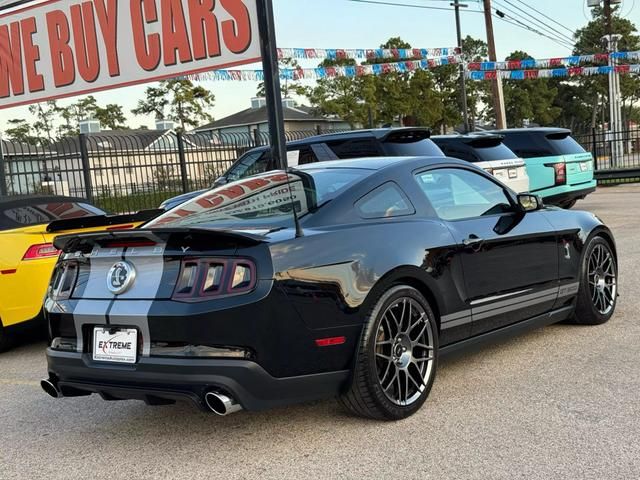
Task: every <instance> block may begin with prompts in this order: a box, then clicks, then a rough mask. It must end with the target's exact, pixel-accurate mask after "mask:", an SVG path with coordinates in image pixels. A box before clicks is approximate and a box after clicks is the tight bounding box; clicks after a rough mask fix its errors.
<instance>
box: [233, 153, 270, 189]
mask: <svg viewBox="0 0 640 480" xmlns="http://www.w3.org/2000/svg"><path fill="white" fill-rule="evenodd" d="M270 160H271V155H270V154H269V152H254V153H247V154H246V155H245V156H243V157H242V158H241V159H240V162H239V163H237V164H236V166H235V167H233V168H232V169H231V170H230V171H229V172H228V173H227V175H226V177H227V180H228V181H229V182H235V181H237V180H240V179H242V178H245V177H250V176H251V175H257V174H259V173H264V172H267V171H268V170H269V163H270Z"/></svg>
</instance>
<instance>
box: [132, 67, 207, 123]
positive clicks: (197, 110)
mask: <svg viewBox="0 0 640 480" xmlns="http://www.w3.org/2000/svg"><path fill="white" fill-rule="evenodd" d="M214 102H215V96H214V95H213V93H211V92H210V91H209V90H207V89H206V88H204V87H201V86H196V85H194V84H193V82H192V81H191V80H186V79H173V80H163V81H162V82H160V84H159V86H158V87H149V88H147V90H146V93H145V98H144V99H143V100H140V101H138V106H137V107H136V108H134V109H133V110H131V113H133V114H134V115H150V114H151V115H155V117H156V120H164V119H169V120H172V121H173V122H175V123H177V124H178V125H180V127H179V130H181V131H185V130H186V127H188V126H189V127H197V126H199V125H200V124H201V123H203V122H205V121H206V122H209V121H211V120H212V116H211V115H210V113H209V110H210V109H211V107H213V105H214Z"/></svg>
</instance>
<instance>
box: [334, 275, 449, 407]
mask: <svg viewBox="0 0 640 480" xmlns="http://www.w3.org/2000/svg"><path fill="white" fill-rule="evenodd" d="M437 360H438V329H437V325H436V320H435V316H434V314H433V311H432V310H431V307H430V306H429V303H428V302H427V301H426V300H425V298H424V297H423V296H422V295H421V294H420V292H418V291H417V290H416V289H414V288H412V287H409V286H405V285H399V286H394V287H392V288H390V289H389V290H387V291H386V292H385V293H384V294H383V295H382V296H381V297H380V299H379V300H378V302H377V303H376V305H375V306H374V307H373V309H372V311H371V312H370V314H369V316H368V318H367V322H366V324H365V327H364V332H363V335H362V340H361V342H360V348H359V352H358V361H357V364H356V367H355V370H354V377H353V382H352V384H351V387H350V389H349V391H348V392H346V393H345V394H344V395H343V396H342V397H341V399H340V400H341V402H342V404H343V405H344V406H345V407H347V409H349V410H350V411H351V412H353V413H355V414H356V415H359V416H363V417H368V418H374V419H378V420H400V419H403V418H406V417H409V416H410V415H413V414H414V413H415V412H416V411H418V409H419V408H420V407H421V406H422V404H423V403H424V402H425V400H426V399H427V396H428V395H429V392H430V391H431V386H432V385H433V381H434V379H435V374H436V365H437Z"/></svg>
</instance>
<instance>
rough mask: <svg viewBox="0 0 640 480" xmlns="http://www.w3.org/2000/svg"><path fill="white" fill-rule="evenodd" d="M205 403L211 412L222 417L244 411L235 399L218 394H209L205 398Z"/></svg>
mask: <svg viewBox="0 0 640 480" xmlns="http://www.w3.org/2000/svg"><path fill="white" fill-rule="evenodd" d="M204 403H205V404H206V405H207V408H208V409H209V410H211V411H212V412H213V413H215V414H216V415H220V416H221V417H224V416H226V415H229V414H231V413H235V412H239V411H240V410H242V406H241V405H240V404H239V403H238V402H236V401H235V400H234V399H233V398H230V397H227V396H226V395H223V394H222V393H218V392H208V393H207V394H206V395H205V396H204Z"/></svg>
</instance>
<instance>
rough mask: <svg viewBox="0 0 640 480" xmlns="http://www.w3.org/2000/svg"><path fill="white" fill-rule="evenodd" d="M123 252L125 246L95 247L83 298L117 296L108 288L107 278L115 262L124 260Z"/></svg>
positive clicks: (109, 297) (111, 297) (110, 297)
mask: <svg viewBox="0 0 640 480" xmlns="http://www.w3.org/2000/svg"><path fill="white" fill-rule="evenodd" d="M123 253H124V248H94V249H93V251H92V252H91V262H90V263H89V278H88V280H87V286H86V287H85V289H84V293H83V294H82V296H83V298H100V299H113V298H115V295H114V294H113V293H111V292H110V291H109V289H108V288H107V278H108V275H109V270H111V267H113V265H114V263H115V262H118V261H119V260H122V255H123ZM105 313H106V312H105Z"/></svg>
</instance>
